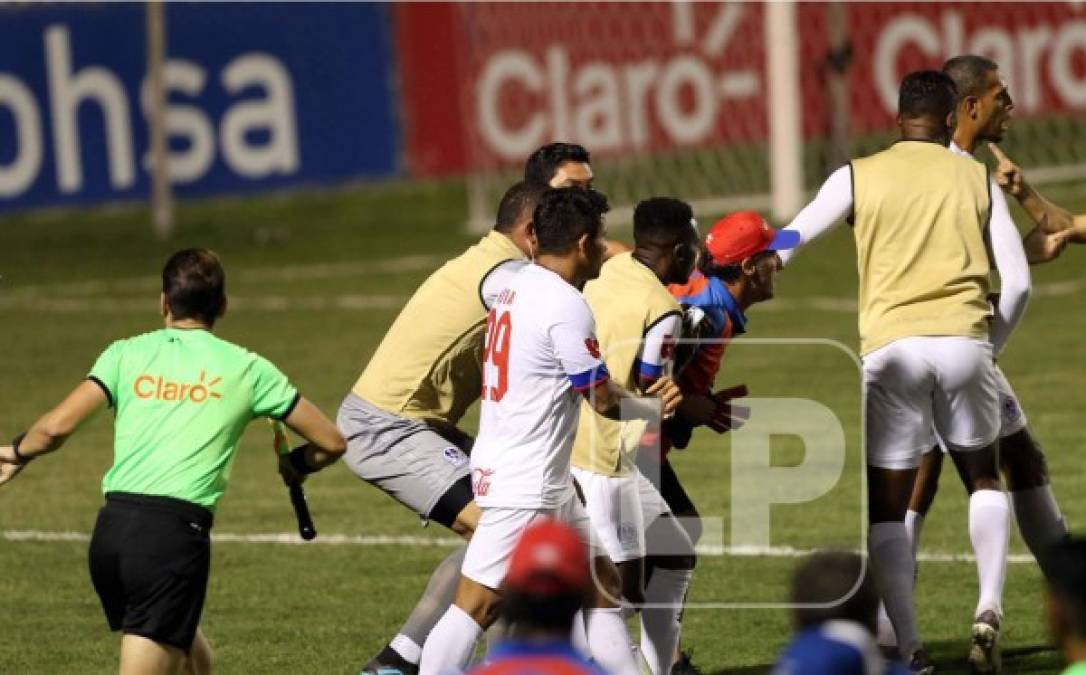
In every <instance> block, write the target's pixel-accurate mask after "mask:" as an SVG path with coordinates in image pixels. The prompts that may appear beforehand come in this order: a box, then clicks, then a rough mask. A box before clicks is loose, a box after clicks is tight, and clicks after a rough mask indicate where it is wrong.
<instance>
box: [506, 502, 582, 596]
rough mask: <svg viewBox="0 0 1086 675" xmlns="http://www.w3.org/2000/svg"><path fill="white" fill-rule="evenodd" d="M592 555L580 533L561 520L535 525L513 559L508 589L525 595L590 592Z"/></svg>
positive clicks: (511, 558)
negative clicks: (590, 560)
mask: <svg viewBox="0 0 1086 675" xmlns="http://www.w3.org/2000/svg"><path fill="white" fill-rule="evenodd" d="M589 577H590V575H589V570H588V553H587V552H586V551H585V546H584V544H583V543H582V542H581V537H580V536H579V535H578V534H577V532H576V531H575V530H574V529H573V528H571V527H570V526H569V525H566V524H565V523H561V522H559V521H557V520H544V521H541V522H538V523H536V524H534V525H531V526H530V527H528V529H526V530H525V531H524V534H522V535H521V537H520V541H519V542H517V545H516V548H514V549H513V555H512V556H511V557H510V559H509V572H508V573H506V575H505V587H506V588H508V589H510V590H515V591H519V592H521V593H532V594H543V595H551V594H558V593H579V592H583V591H585V590H586V589H587V588H588V582H589Z"/></svg>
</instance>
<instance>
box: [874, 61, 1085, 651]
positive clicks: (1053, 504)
mask: <svg viewBox="0 0 1086 675" xmlns="http://www.w3.org/2000/svg"><path fill="white" fill-rule="evenodd" d="M943 72H944V73H946V74H947V75H948V76H950V78H951V79H952V80H954V84H955V87H956V90H957V95H958V102H957V109H956V111H955V125H954V137H953V140H952V141H951V143H950V150H951V152H955V153H958V154H960V155H962V156H965V157H972V156H973V153H974V152H976V149H977V146H979V145H980V144H981V143H982V142H984V141H987V142H988V144H989V148H990V149H991V150H992V152H993V154H994V155H995V156H996V158H997V159H999V160H1000V165H1001V168H1003V169H1004V171H1005V172H1010V171H1012V168H1011V167H1013V164H1012V163H1011V162H1010V160H1009V159H1007V158H1006V156H1004V155H1003V154H1002V153H1001V152H1000V151H999V148H998V147H996V146H995V145H994V144H995V143H999V142H1002V140H1003V137H1004V134H1006V132H1007V129H1008V126H1009V125H1010V122H1011V117H1012V115H1011V113H1012V112H1013V110H1014V108H1015V106H1014V101H1013V99H1012V98H1011V95H1010V91H1009V90H1008V88H1007V83H1006V81H1005V80H1004V78H1003V76H1002V74H1001V72H1000V70H999V66H998V65H997V64H996V63H995V62H994V61H991V60H990V59H987V58H985V57H983V56H975V55H971V54H965V55H961V56H955V57H954V58H952V59H950V60H949V61H947V62H946V63H945V64H944V65H943ZM1013 170H1015V171H1016V170H1017V167H1014V168H1013ZM997 179H998V171H997V173H996V175H994V176H993V178H992V181H993V187H992V202H993V207H994V208H995V209H1001V210H1005V209H1006V205H1005V203H1004V199H1003V196H1002V193H1001V191H1000V190H999V188H998V186H997V185H996V183H995V182H994V181H996V180H997ZM1006 183H1007V185H1008V187H1009V188H1010V189H1009V190H1008V191H1009V192H1011V194H1013V195H1015V196H1017V197H1018V198H1019V201H1020V202H1021V204H1022V207H1023V208H1024V209H1025V210H1026V212H1027V213H1029V214H1030V217H1031V218H1032V219H1033V220H1034V222H1035V227H1034V228H1033V229H1032V230H1030V231H1029V233H1028V234H1026V235H1025V238H1024V239H1023V242H1022V243H1023V246H1024V247H1025V250H1026V256H1027V258H1028V259H1029V262H1030V263H1031V264H1039V263H1043V262H1048V261H1050V260H1053V259H1055V258H1056V257H1057V256H1058V255H1059V253H1060V252H1061V251H1062V249H1063V248H1064V246H1065V245H1066V244H1067V243H1068V242H1069V241H1081V240H1082V239H1083V230H1082V229H1080V230H1076V229H1075V227H1074V219H1073V217H1071V215H1070V214H1069V213H1067V212H1066V211H1064V210H1062V209H1060V208H1059V207H1058V206H1056V205H1054V204H1052V203H1051V202H1049V201H1048V200H1047V199H1045V198H1044V197H1043V196H1041V195H1040V194H1038V193H1037V192H1036V191H1035V190H1033V189H1032V188H1031V187H1030V186H1029V185H1028V183H1027V184H1023V180H1022V178H1021V174H1020V173H1017V172H1016V173H1015V174H1014V175H1013V176H1012V179H1011V180H1007V181H1006ZM1084 225H1086V223H1084ZM996 387H997V389H998V392H999V410H1000V432H999V462H1000V469H1001V470H1002V472H1003V476H1004V477H1005V478H1006V480H1007V488H1008V491H1009V493H1010V499H1011V504H1012V506H1013V507H1014V514H1015V520H1016V521H1017V524H1018V531H1019V533H1020V534H1021V535H1022V540H1023V541H1025V543H1026V545H1027V546H1028V547H1029V550H1030V552H1031V553H1033V556H1034V558H1035V559H1036V560H1037V561H1038V562H1039V563H1041V565H1042V569H1043V570H1045V572H1046V573H1047V570H1046V569H1045V567H1044V560H1045V553H1046V551H1047V550H1048V548H1049V547H1050V546H1052V544H1054V543H1055V542H1057V541H1060V540H1061V539H1065V538H1066V537H1067V536H1068V530H1067V524H1066V523H1065V522H1064V519H1063V514H1062V513H1061V512H1060V507H1059V504H1058V503H1057V501H1056V496H1055V494H1054V493H1053V491H1052V485H1051V482H1050V481H1049V476H1048V467H1047V463H1046V461H1045V456H1044V452H1043V451H1042V450H1041V446H1040V444H1039V443H1038V442H1037V440H1036V438H1035V437H1034V436H1033V434H1032V433H1031V432H1030V429H1029V427H1028V425H1027V420H1026V414H1025V411H1024V410H1023V409H1022V405H1021V404H1020V403H1019V401H1018V397H1017V396H1016V395H1015V393H1014V390H1013V388H1012V387H1011V385H1010V382H1009V381H1008V380H1007V378H1006V377H1005V376H1004V375H1003V372H1002V369H1001V368H999V366H998V365H997V366H996ZM944 452H945V449H944V451H943V452H940V448H939V447H933V448H932V449H931V451H930V452H927V453H925V454H924V459H923V461H922V462H921V465H920V469H919V473H918V474H917V479H916V486H915V487H914V488H913V494H912V499H911V500H910V503H909V511H908V513H907V514H906V516H905V526H906V529H907V530H908V533H909V537H910V541H911V544H912V549H913V552H914V554H915V551H916V550H917V548H918V547H919V540H920V534H921V532H922V530H923V526H924V521H925V519H926V517H927V514H928V510H929V509H930V508H931V505H932V502H933V501H934V499H935V493H936V490H937V489H938V483H939V474H940V472H941V470H942V465H943V457H944ZM986 619H987V620H986V621H980V622H977V625H976V626H975V628H974V630H975V632H976V633H977V635H975V636H974V645H973V648H972V649H971V650H970V655H969V660H970V663H971V664H972V665H973V667H974V668H975V669H976V670H977V671H978V672H990V671H991V670H993V669H994V668H995V667H996V666H995V664H996V663H998V661H999V650H998V647H999V645H998V636H999V628H1000V625H999V624H1000V620H1001V617H999V616H998V615H994V616H990V617H986ZM986 635H987V636H988V637H989V638H990V639H983V638H985V636H986ZM879 644H884V645H892V644H894V635H893V630H892V629H891V627H890V625H889V620H888V618H887V617H886V616H885V614H884V613H883V614H880V617H879Z"/></svg>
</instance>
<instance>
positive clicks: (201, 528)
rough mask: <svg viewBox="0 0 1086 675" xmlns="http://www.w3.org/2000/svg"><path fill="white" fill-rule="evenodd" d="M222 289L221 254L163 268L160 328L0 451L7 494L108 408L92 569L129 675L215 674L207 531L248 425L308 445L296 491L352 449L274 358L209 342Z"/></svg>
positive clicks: (109, 359) (123, 350)
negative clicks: (206, 625) (110, 437)
mask: <svg viewBox="0 0 1086 675" xmlns="http://www.w3.org/2000/svg"><path fill="white" fill-rule="evenodd" d="M224 288H225V273H224V271H223V268H222V265H221V264H220V262H219V259H218V257H217V256H216V255H215V254H214V253H213V252H211V251H209V250H207V249H187V250H184V251H180V252H178V253H175V254H174V255H173V256H172V257H170V259H169V260H168V261H167V262H166V266H165V268H163V270H162V295H161V299H160V310H161V313H162V316H163V318H164V319H165V328H163V329H161V330H157V331H154V332H151V333H145V334H143V335H139V336H136V337H132V338H128V339H126V340H118V341H117V342H114V343H113V344H112V345H110V346H109V348H107V349H106V350H105V351H104V352H103V353H102V355H101V356H99V357H98V361H97V362H96V363H95V364H94V367H93V368H92V369H91V372H90V374H89V375H88V376H87V379H86V380H84V381H83V382H82V383H80V384H79V386H77V387H76V388H75V389H74V390H73V391H72V392H71V393H70V394H69V395H68V397H67V398H65V399H64V400H63V401H62V402H61V403H60V404H59V405H58V406H56V407H55V408H54V409H53V410H51V411H49V412H48V413H46V414H45V415H44V416H42V417H41V419H39V420H38V421H37V422H36V423H35V424H34V425H33V426H32V427H31V428H30V429H29V430H28V431H26V432H25V433H23V434H19V436H17V437H16V438H15V440H14V441H13V442H12V444H11V445H8V446H2V447H0V485H3V484H5V483H7V482H8V481H10V480H11V479H13V478H14V477H15V476H17V475H18V474H19V472H20V471H22V470H23V468H24V467H25V466H26V465H27V464H28V463H30V462H31V461H32V460H33V459H34V458H36V457H37V456H38V455H43V454H45V453H47V452H52V451H54V450H56V449H58V448H59V447H60V446H61V445H62V444H63V443H64V441H65V440H66V439H67V438H68V436H70V435H71V434H72V433H74V432H75V430H76V429H77V428H78V427H79V425H80V424H81V423H82V422H83V421H84V420H86V419H87V418H89V417H90V416H91V415H92V414H94V413H95V412H96V411H98V410H99V409H100V408H102V407H103V406H108V407H111V408H113V410H114V414H115V418H116V419H115V423H114V459H113V466H112V467H110V469H109V471H108V472H107V473H106V475H105V478H104V479H103V480H102V491H103V492H104V493H105V497H106V504H105V506H104V507H103V508H102V509H101V511H100V512H99V514H98V520H97V523H96V524H95V526H94V535H93V536H92V538H91V543H90V572H91V580H92V581H93V582H94V588H95V590H96V591H97V593H98V597H99V599H100V600H101V602H102V608H103V610H105V614H106V618H107V619H108V621H109V626H110V629H112V630H120V631H122V633H123V637H122V638H121V661H120V672H121V673H124V674H126V675H128V674H137V673H138V674H144V673H146V674H148V675H150V674H158V673H162V674H164V675H165V674H171V673H174V672H177V671H178V670H179V668H181V667H184V668H185V669H186V671H187V672H192V673H197V674H202V673H208V672H210V669H211V648H210V646H209V645H208V643H207V640H206V638H205V637H204V636H203V634H202V633H201V632H200V630H199V623H200V613H201V611H202V609H203V605H204V597H205V595H206V592H207V580H208V571H209V567H210V562H211V547H210V543H211V542H210V530H211V525H212V521H213V519H214V511H215V504H216V503H217V502H218V501H219V498H220V497H221V496H222V494H223V491H224V490H225V489H226V483H227V480H228V478H229V475H230V468H231V466H232V464H233V460H234V452H235V451H236V450H237V443H238V439H239V438H240V436H241V433H242V431H244V430H245V427H246V425H247V424H248V423H249V422H250V421H251V420H252V419H254V418H257V417H270V418H274V419H279V420H283V421H284V422H285V423H286V424H287V426H288V427H290V428H291V429H293V430H294V431H295V432H297V433H298V434H300V435H301V436H302V437H304V438H305V439H307V440H308V441H309V443H308V444H306V445H303V446H301V447H299V448H297V449H295V450H294V451H293V452H291V453H290V454H289V455H286V456H285V457H283V458H282V459H281V461H280V464H279V472H280V474H281V475H282V477H283V480H284V481H286V482H288V483H291V482H300V481H302V480H304V478H305V475H306V474H308V473H311V472H313V471H317V470H319V469H321V468H323V467H325V466H327V465H329V464H331V463H333V462H335V461H336V459H338V458H339V456H340V455H341V454H343V451H344V449H345V442H344V440H343V437H342V436H341V435H340V433H339V431H338V430H337V429H336V427H335V426H334V425H333V424H332V423H331V422H330V421H329V420H328V419H327V418H326V417H325V416H324V415H323V414H321V412H320V411H319V410H317V408H316V407H315V406H313V404H311V403H310V402H309V401H307V400H306V399H304V398H302V397H301V395H300V394H299V393H298V391H297V390H296V389H295V388H294V387H293V386H292V385H291V384H290V382H289V381H288V380H287V378H286V377H285V376H284V375H283V374H282V373H281V372H280V371H279V370H278V369H277V368H276V367H275V366H274V365H272V363H271V362H270V361H268V360H267V359H264V358H263V357H260V356H258V355H256V354H254V353H252V352H250V351H248V350H246V349H244V348H242V347H238V346H236V345H233V344H230V343H229V342H226V341H224V340H220V339H219V338H217V337H215V336H214V335H213V334H212V332H211V330H212V327H213V326H214V324H215V321H216V320H217V319H219V318H220V317H221V316H222V315H223V314H224V313H225V311H226V295H225V292H224Z"/></svg>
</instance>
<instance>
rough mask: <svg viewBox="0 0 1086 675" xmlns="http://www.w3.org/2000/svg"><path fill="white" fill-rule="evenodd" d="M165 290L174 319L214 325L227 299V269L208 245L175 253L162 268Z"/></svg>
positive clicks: (163, 290)
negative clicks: (198, 321) (197, 320)
mask: <svg viewBox="0 0 1086 675" xmlns="http://www.w3.org/2000/svg"><path fill="white" fill-rule="evenodd" d="M162 292H163V293H164V294H165V295H166V307H168V308H169V310H170V315H171V316H172V317H173V318H174V319H199V320H201V321H203V322H204V323H206V324H208V325H211V324H214V323H215V319H217V318H218V317H219V313H220V312H221V311H222V308H223V304H224V303H225V302H226V272H225V271H223V268H222V263H220V262H219V256H217V255H215V252H214V251H211V250H209V249H206V248H187V249H185V250H183V251H178V252H177V253H174V254H173V255H171V256H170V259H169V260H167V261H166V266H165V267H163V268H162Z"/></svg>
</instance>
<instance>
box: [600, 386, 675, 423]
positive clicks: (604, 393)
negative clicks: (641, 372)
mask: <svg viewBox="0 0 1086 675" xmlns="http://www.w3.org/2000/svg"><path fill="white" fill-rule="evenodd" d="M645 394H646V395H645V396H635V395H633V394H631V393H630V392H628V391H626V390H625V389H623V388H622V387H620V386H618V385H617V384H615V383H614V382H612V381H610V380H607V381H605V382H601V383H599V384H597V385H596V386H595V387H593V388H592V389H590V390H587V391H585V393H584V396H585V399H586V400H587V401H588V402H589V404H590V405H591V406H592V408H593V409H594V410H595V411H596V412H597V413H599V414H600V415H603V416H604V417H606V418H607V419H610V420H620V419H624V418H627V419H628V418H631V417H632V418H635V419H645V420H651V419H656V418H657V416H662V417H663V418H664V419H666V418H669V417H671V416H672V415H673V414H674V413H675V410H676V409H677V408H678V407H679V405H680V404H681V403H682V401H683V395H682V392H681V391H680V390H679V387H678V385H676V384H675V382H674V381H672V379H671V378H670V377H667V376H664V377H661V378H660V379H658V380H656V382H654V383H653V384H652V386H650V387H649V388H648V389H646V390H645Z"/></svg>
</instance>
